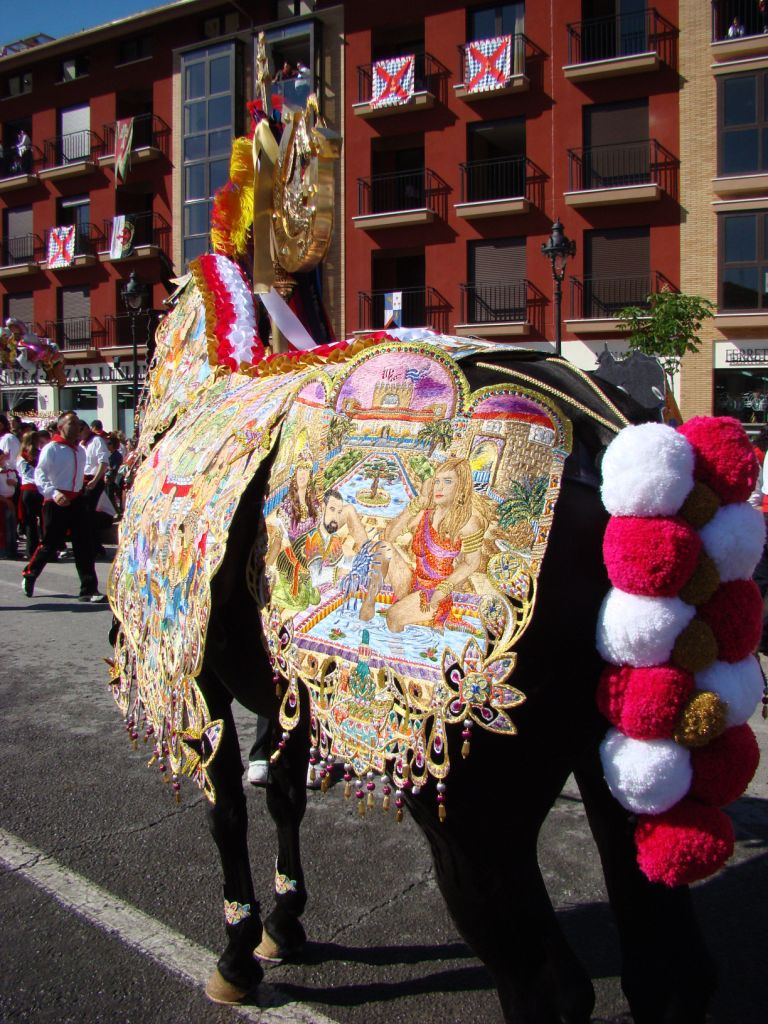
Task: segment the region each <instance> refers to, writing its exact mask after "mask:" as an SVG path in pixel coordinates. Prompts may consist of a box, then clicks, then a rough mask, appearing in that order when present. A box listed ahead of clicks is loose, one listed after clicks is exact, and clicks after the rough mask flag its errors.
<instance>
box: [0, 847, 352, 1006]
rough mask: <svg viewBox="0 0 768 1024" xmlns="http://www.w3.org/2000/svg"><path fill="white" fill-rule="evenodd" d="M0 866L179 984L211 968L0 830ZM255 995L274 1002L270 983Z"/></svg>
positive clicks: (161, 929)
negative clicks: (170, 973) (142, 957)
mask: <svg viewBox="0 0 768 1024" xmlns="http://www.w3.org/2000/svg"><path fill="white" fill-rule="evenodd" d="M0 865H2V866H3V867H5V868H7V869H8V870H9V871H13V872H14V873H15V874H17V875H21V876H22V877H23V878H25V879H27V881H29V882H32V884H33V885H36V886H37V887H38V888H39V889H42V890H43V891H44V892H47V893H48V894H49V895H50V896H52V897H53V898H54V899H55V900H56V901H57V902H58V903H60V904H61V905H62V906H63V907H66V908H67V909H68V910H72V911H74V913H76V914H77V915H78V916H79V917H82V918H84V919H85V920H86V921H87V922H88V923H89V924H91V925H93V926H94V927H96V928H100V929H101V930H102V931H105V932H107V933H108V934H109V935H112V936H114V937H117V938H119V939H120V940H121V941H122V942H124V943H125V945H126V946H130V947H131V948H132V949H135V950H137V951H138V952H139V953H141V954H142V955H143V956H146V957H148V958H149V959H150V960H153V961H154V962H155V963H157V964H159V965H160V966H161V967H163V968H165V969H166V970H168V971H171V972H172V973H173V974H176V975H178V976H179V977H180V978H183V979H184V980H185V981H188V982H191V983H192V984H193V985H195V986H197V987H198V988H205V983H206V981H207V980H208V978H209V976H210V975H211V974H212V973H213V970H214V968H215V966H216V956H215V955H214V954H213V953H211V951H210V950H208V949H204V948H203V947H202V946H198V945H196V944H195V943H194V942H191V941H190V940H189V939H187V938H185V937H184V936H183V935H180V934H179V933H178V932H174V931H172V930H171V929H170V928H166V927H165V925H163V924H161V923H160V922H159V921H156V920H155V919H154V918H152V917H150V916H149V915H148V914H145V913H143V912H142V911H141V910H137V909H136V907H132V906H131V905H130V904H129V903H125V902H124V901H123V900H121V899H119V898H118V897H117V896H113V895H112V893H110V892H107V890H106V889H102V888H100V887H99V886H98V885H94V884H93V883H92V882H89V881H88V879H87V878H83V876H82V875H78V874H76V873H75V872H74V871H69V870H68V869H67V868H65V867H63V866H62V865H61V864H58V863H57V862H56V861H55V860H54V859H53V857H49V856H47V855H46V854H44V853H43V852H42V851H41V850H37V849H35V847H34V846H30V844H29V843H25V842H24V841H23V840H22V839H19V838H18V837H17V836H14V835H11V833H10V832H6V831H5V830H4V829H2V828H0ZM259 996H260V998H261V999H262V1000H263V1001H264V1002H269V1001H271V1000H272V999H274V998H279V997H278V996H277V994H276V992H275V990H274V989H273V988H272V986H271V985H262V986H260V989H259ZM232 1012H233V1013H235V1014H237V1015H238V1016H239V1017H241V1018H243V1019H245V1020H250V1021H257V1022H259V1024H337V1022H336V1021H333V1020H331V1018H330V1017H326V1016H324V1015H323V1014H322V1013H320V1012H319V1011H317V1010H315V1009H314V1008H313V1007H310V1006H305V1005H304V1004H302V1003H287V1004H286V1005H284V1006H273V1007H269V1008H268V1009H260V1008H259V1007H256V1006H233V1007H232Z"/></svg>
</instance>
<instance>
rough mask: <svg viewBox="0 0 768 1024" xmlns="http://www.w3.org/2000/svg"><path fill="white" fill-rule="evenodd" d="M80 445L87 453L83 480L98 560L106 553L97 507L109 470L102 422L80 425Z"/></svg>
mask: <svg viewBox="0 0 768 1024" xmlns="http://www.w3.org/2000/svg"><path fill="white" fill-rule="evenodd" d="M80 445H81V446H82V448H83V450H84V451H85V468H84V470H83V480H84V482H85V487H84V496H85V507H86V508H87V509H88V523H89V526H88V529H89V530H90V533H91V544H92V546H93V553H94V555H95V556H96V557H97V558H103V557H104V556H105V555H106V551H105V550H104V547H103V545H102V543H101V534H100V531H99V527H98V520H97V519H96V506H97V505H98V503H99V498H100V497H101V493H102V491H103V490H104V484H105V483H106V477H107V470H108V469H109V448H108V447H107V442H106V438H105V436H104V429H103V427H102V424H101V420H93V422H92V423H91V426H90V427H89V426H88V424H87V423H81V424H80Z"/></svg>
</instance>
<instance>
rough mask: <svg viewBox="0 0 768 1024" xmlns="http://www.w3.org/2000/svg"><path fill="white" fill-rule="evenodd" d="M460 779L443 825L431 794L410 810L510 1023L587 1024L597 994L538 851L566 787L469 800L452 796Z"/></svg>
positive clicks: (417, 800) (463, 930) (555, 785)
mask: <svg viewBox="0 0 768 1024" xmlns="http://www.w3.org/2000/svg"><path fill="white" fill-rule="evenodd" d="M502 742H503V741H502ZM474 757H475V751H474V749H473V752H472V755H471V758H470V759H472V758H474ZM458 774H459V773H458V771H456V772H455V773H454V772H452V774H451V779H450V782H449V788H448V794H449V801H450V806H449V810H448V817H447V819H446V821H445V822H442V823H441V822H439V821H438V819H437V816H436V814H435V813H434V809H433V807H432V806H431V805H432V801H431V800H430V799H429V795H428V793H427V792H425V793H424V794H423V795H422V796H420V797H418V798H415V799H413V800H411V801H409V806H410V807H411V810H412V813H413V815H414V818H415V819H416V821H417V822H418V824H419V825H420V826H421V827H422V829H423V830H424V832H425V833H426V835H427V838H428V839H429V842H430V845H431V847H432V854H433V859H434V863H435V869H436V873H437V880H438V884H439V886H440V890H441V892H442V894H443V897H444V898H445V901H446V904H447V906H448V910H449V912H450V914H451V916H452V918H453V920H454V921H455V923H456V925H457V927H458V929H459V932H460V933H461V935H462V936H463V938H464V939H465V941H466V942H467V944H468V945H469V946H470V947H471V948H472V950H473V951H474V952H475V953H476V954H477V956H478V957H479V958H480V959H481V960H482V961H483V963H484V964H485V965H486V966H487V968H488V969H489V971H490V972H491V974H492V975H493V979H494V982H495V984H496V988H497V990H498V994H499V1000H500V1002H501V1007H502V1011H503V1013H504V1020H505V1021H506V1022H507V1024H588V1022H589V1020H590V1014H591V1011H592V1008H593V1006H594V1001H595V996H594V989H593V987H592V983H591V981H590V979H589V975H588V974H587V972H586V970H585V969H584V967H583V966H582V964H581V963H580V962H579V961H578V960H577V958H576V957H575V955H574V954H573V952H572V950H571V949H570V947H569V946H568V944H567V942H566V940H565V937H564V936H563V934H562V931H561V929H560V925H559V924H558V921H557V918H556V916H555V912H554V909H553V907H552V904H551V902H550V899H549V895H548V893H547V890H546V887H545V885H544V881H543V879H542V876H541V872H540V870H539V865H538V859H537V852H536V842H537V838H538V832H539V828H540V826H541V823H542V821H543V820H544V818H545V817H546V814H547V812H548V810H549V808H550V807H551V804H552V803H553V802H554V800H555V797H556V796H557V793H558V792H559V788H560V783H561V782H562V781H564V780H563V779H554V778H553V779H552V781H551V783H550V785H549V787H548V789H547V790H545V789H544V788H543V787H541V788H540V789H539V790H538V796H535V795H534V794H533V793H532V792H531V791H529V792H527V793H526V792H525V791H524V790H522V789H521V790H518V791H516V792H515V793H510V794H508V795H507V794H505V793H504V790H503V787H501V788H499V787H494V790H493V796H491V795H490V793H483V792H481V789H482V784H481V785H480V786H478V787H477V790H476V791H475V792H474V793H473V794H471V796H470V794H469V793H468V792H464V793H461V792H459V791H458V789H457V787H455V785H454V777H455V775H458ZM512 777H514V776H512ZM462 788H463V787H462ZM488 788H490V787H488ZM532 789H533V787H531V790H532ZM518 797H519V799H518ZM502 802H503V808H502V807H501V804H502Z"/></svg>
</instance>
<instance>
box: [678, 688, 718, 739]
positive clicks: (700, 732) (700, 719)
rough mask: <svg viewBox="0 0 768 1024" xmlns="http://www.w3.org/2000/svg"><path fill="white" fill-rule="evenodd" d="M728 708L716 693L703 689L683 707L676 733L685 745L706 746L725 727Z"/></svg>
mask: <svg viewBox="0 0 768 1024" xmlns="http://www.w3.org/2000/svg"><path fill="white" fill-rule="evenodd" d="M726 712H727V708H726V706H725V704H724V703H723V701H722V700H720V698H719V697H718V695H717V694H716V693H712V692H711V691H709V690H702V691H701V692H700V693H697V694H695V695H694V696H693V697H691V699H690V700H689V701H688V703H687V704H686V705H685V707H684V708H683V711H682V714H681V715H680V721H679V722H678V723H677V729H676V730H675V733H674V739H675V742H676V743H679V744H681V746H683V747H704V746H706V745H707V743H711V742H712V740H714V739H716V738H717V737H718V736H719V735H720V733H721V732H723V730H724V729H725V718H726Z"/></svg>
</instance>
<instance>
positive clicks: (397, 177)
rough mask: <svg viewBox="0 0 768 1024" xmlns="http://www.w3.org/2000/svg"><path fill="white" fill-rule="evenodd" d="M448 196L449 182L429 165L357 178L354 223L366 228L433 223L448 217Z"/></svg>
mask: <svg viewBox="0 0 768 1024" xmlns="http://www.w3.org/2000/svg"><path fill="white" fill-rule="evenodd" d="M447 197H448V185H447V184H446V183H445V182H444V181H443V179H442V178H440V177H439V176H438V175H437V174H435V172H434V171H430V170H429V169H428V168H424V169H422V170H418V171H399V172H397V173H396V174H376V175H374V176H373V177H372V178H358V180H357V208H358V210H359V213H358V215H357V216H356V217H353V218H352V223H353V224H354V225H355V227H356V228H362V229H363V230H365V231H373V230H378V229H380V228H402V227H409V226H411V225H414V224H430V223H431V222H432V221H433V220H434V219H435V218H436V217H443V218H445V216H446V213H447V202H448V200H447Z"/></svg>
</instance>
